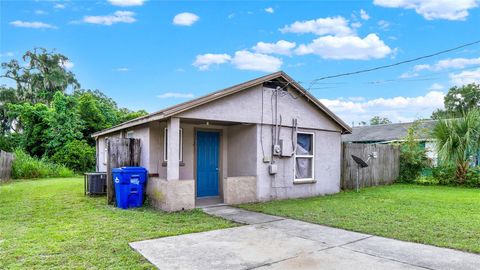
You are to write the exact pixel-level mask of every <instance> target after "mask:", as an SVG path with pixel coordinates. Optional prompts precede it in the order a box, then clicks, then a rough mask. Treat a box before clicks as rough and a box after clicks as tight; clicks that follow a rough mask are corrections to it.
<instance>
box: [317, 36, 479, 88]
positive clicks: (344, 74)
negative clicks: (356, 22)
mask: <svg viewBox="0 0 480 270" xmlns="http://www.w3.org/2000/svg"><path fill="white" fill-rule="evenodd" d="M479 43H480V40H477V41H473V42H470V43H466V44H462V45H460V46H457V47H454V48H450V49H446V50H443V51H439V52H435V53H432V54H428V55H424V56H419V57H416V58H412V59H408V60H404V61H400V62H396V63H393V64H388V65H383V66H378V67H374V68H368V69H362V70H357V71H352V72H346V73H340V74H335V75H329V76H324V77H320V78H317V79H314V80H312V81H311V82H310V86H309V87H308V89H310V88H311V87H312V86H313V85H314V84H315V83H316V82H318V81H322V80H326V79H332V78H338V77H344V76H350V75H355V74H360V73H365V72H370V71H375V70H379V69H385V68H389V67H394V66H398V65H402V64H406V63H411V62H415V61H418V60H422V59H426V58H430V57H434V56H437V55H440V54H445V53H448V52H452V51H455V50H458V49H461V48H465V47H468V46H472V45H475V44H479Z"/></svg>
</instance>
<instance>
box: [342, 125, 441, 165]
mask: <svg viewBox="0 0 480 270" xmlns="http://www.w3.org/2000/svg"><path fill="white" fill-rule="evenodd" d="M414 123H416V122H409V123H396V124H383V125H371V126H358V127H353V128H352V133H351V134H345V135H343V136H342V141H344V142H350V143H394V142H402V141H405V137H407V134H408V129H409V128H410V127H412V125H414ZM436 123H437V121H436V120H423V121H420V122H418V126H417V127H416V128H415V130H416V136H417V137H418V138H417V140H418V141H419V142H420V145H421V146H422V147H423V148H424V149H425V150H426V152H427V157H428V158H429V159H430V160H431V161H432V163H433V164H437V150H436V144H435V139H434V138H433V135H432V132H433V129H434V127H435V125H436Z"/></svg>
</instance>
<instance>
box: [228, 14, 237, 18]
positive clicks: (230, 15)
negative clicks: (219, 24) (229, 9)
mask: <svg viewBox="0 0 480 270" xmlns="http://www.w3.org/2000/svg"><path fill="white" fill-rule="evenodd" d="M234 17H235V13H230V14H228V16H227V18H229V19H233V18H234Z"/></svg>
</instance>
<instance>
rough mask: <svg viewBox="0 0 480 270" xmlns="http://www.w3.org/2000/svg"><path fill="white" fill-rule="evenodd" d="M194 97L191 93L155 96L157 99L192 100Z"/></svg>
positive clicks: (170, 93) (169, 93) (168, 93)
mask: <svg viewBox="0 0 480 270" xmlns="http://www.w3.org/2000/svg"><path fill="white" fill-rule="evenodd" d="M194 97H195V95H194V94H191V93H177V92H167V93H163V94H161V95H158V96H157V98H194Z"/></svg>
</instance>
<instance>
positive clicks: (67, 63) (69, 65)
mask: <svg viewBox="0 0 480 270" xmlns="http://www.w3.org/2000/svg"><path fill="white" fill-rule="evenodd" d="M60 65H61V66H62V67H63V68H65V69H68V70H71V69H72V68H73V67H74V66H75V65H74V64H73V62H70V61H69V60H67V61H65V62H63V63H60Z"/></svg>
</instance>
